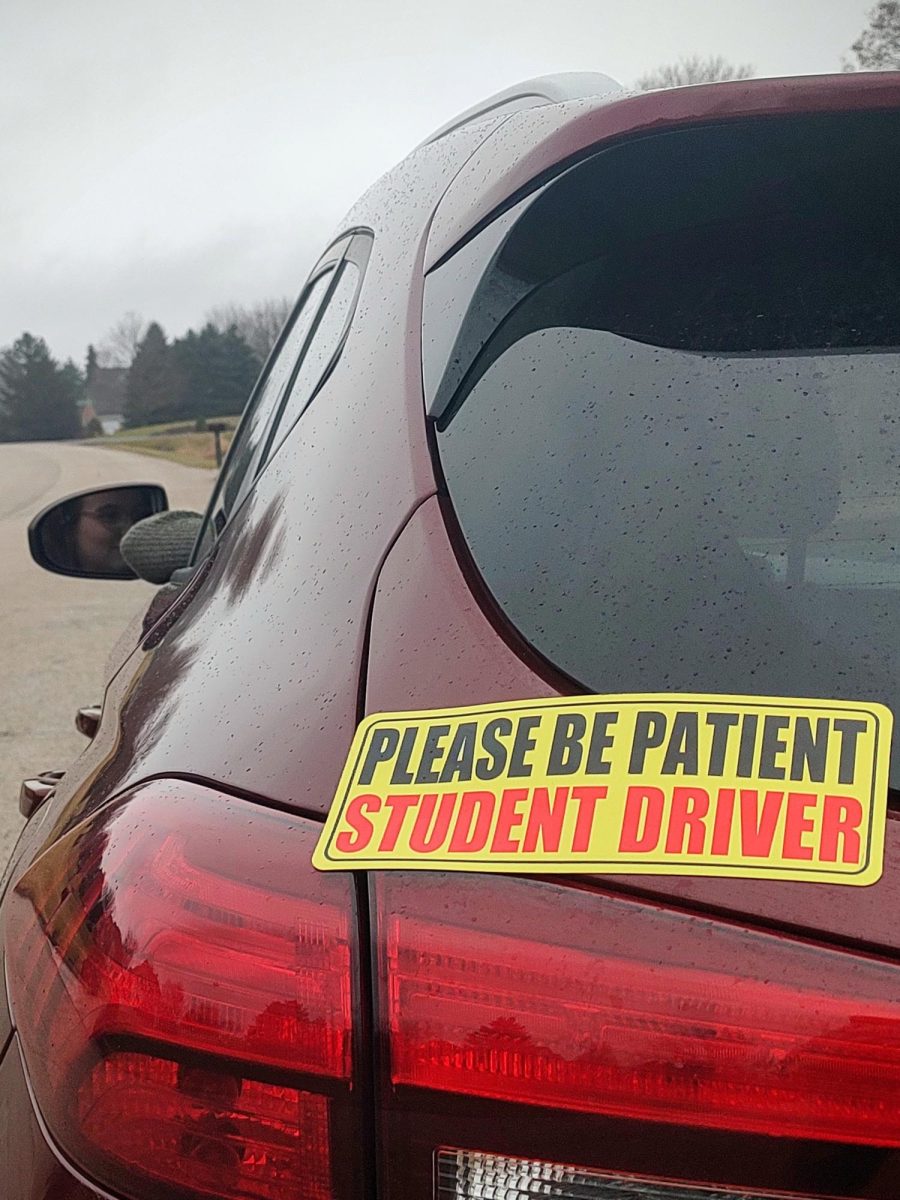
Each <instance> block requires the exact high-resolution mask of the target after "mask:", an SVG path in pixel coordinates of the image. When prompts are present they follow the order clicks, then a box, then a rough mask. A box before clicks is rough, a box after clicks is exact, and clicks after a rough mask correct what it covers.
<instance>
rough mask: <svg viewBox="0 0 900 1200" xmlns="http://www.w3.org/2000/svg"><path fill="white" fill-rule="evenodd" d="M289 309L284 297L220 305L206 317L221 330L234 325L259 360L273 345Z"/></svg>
mask: <svg viewBox="0 0 900 1200" xmlns="http://www.w3.org/2000/svg"><path fill="white" fill-rule="evenodd" d="M290 311H291V302H290V300H288V299H287V297H286V296H283V297H281V298H280V299H278V300H260V301H259V303H258V304H251V305H243V304H219V305H217V306H216V307H215V308H211V309H210V310H209V312H208V313H207V314H206V320H207V321H208V322H209V324H210V325H214V326H215V328H216V329H218V330H220V331H221V332H222V333H224V332H225V331H226V330H228V329H230V328H231V327H232V326H233V327H234V328H235V329H236V330H237V331H238V333H239V334H240V335H241V337H242V338H243V339H244V341H245V342H246V343H247V345H248V346H249V347H250V349H251V350H252V351H253V353H254V354H255V355H256V357H257V358H258V359H259V361H260V362H261V363H262V362H265V360H266V358H267V357H268V354H269V351H270V350H271V349H272V347H273V346H274V345H275V339H276V338H277V337H278V334H279V333H280V332H281V328H282V326H283V325H284V323H285V321H286V320H287V319H288V315H289V313H290Z"/></svg>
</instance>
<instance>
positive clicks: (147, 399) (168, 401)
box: [124, 321, 181, 428]
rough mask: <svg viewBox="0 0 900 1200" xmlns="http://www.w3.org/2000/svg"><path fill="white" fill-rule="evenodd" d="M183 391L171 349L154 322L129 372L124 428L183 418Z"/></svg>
mask: <svg viewBox="0 0 900 1200" xmlns="http://www.w3.org/2000/svg"><path fill="white" fill-rule="evenodd" d="M180 403H181V387H180V381H179V375H178V371H177V370H176V366H175V359H174V355H173V352H172V347H171V346H170V345H169V343H168V342H167V341H166V335H165V334H164V333H163V331H162V327H161V326H160V325H158V324H157V323H156V321H154V322H153V323H152V324H151V325H150V326H149V327H148V329H147V332H146V333H145V334H144V337H143V338H142V339H141V341H140V343H139V345H138V348H137V350H136V351H135V355H134V362H133V363H132V364H131V367H130V368H129V371H128V382H127V385H126V388H125V413H124V417H125V424H126V426H128V427H129V428H133V427H134V426H135V425H153V424H158V423H159V422H161V421H171V420H176V419H177V418H178V417H179V416H180V411H179V409H180Z"/></svg>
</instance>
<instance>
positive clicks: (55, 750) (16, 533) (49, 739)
mask: <svg viewBox="0 0 900 1200" xmlns="http://www.w3.org/2000/svg"><path fill="white" fill-rule="evenodd" d="M214 478H215V473H214V472H212V471H204V470H199V469H195V468H192V467H182V466H179V465H178V464H177V463H169V462H165V461H164V460H160V459H156V458H148V457H146V456H145V455H138V454H128V453H127V452H124V451H118V450H106V449H101V448H100V447H98V446H91V445H78V444H72V443H68V444H66V443H59V442H46V443H45V442H40V443H28V444H14V445H10V444H0V869H2V866H3V865H4V864H5V862H6V857H7V855H8V853H9V851H10V850H11V848H12V845H13V842H14V841H15V838H16V837H17V836H18V833H19V829H20V828H21V825H22V821H21V818H20V817H19V811H18V806H17V798H18V794H19V782H20V781H21V779H22V778H23V777H24V776H25V775H27V774H34V773H35V772H36V771H41V770H47V769H64V768H65V767H66V766H67V765H68V764H69V763H70V762H71V761H72V759H73V758H75V757H76V755H78V754H79V752H80V751H81V749H82V748H83V746H84V744H85V743H84V739H83V737H82V736H81V735H80V734H79V733H77V732H76V731H75V728H74V725H73V718H74V715H75V710H76V709H77V708H80V707H81V706H82V705H84V704H93V703H96V702H98V701H99V699H100V697H101V696H102V694H103V690H102V685H103V678H104V674H103V669H104V665H105V663H106V659H107V656H108V655H109V653H110V651H111V650H112V648H113V646H114V644H115V642H116V641H117V639H118V637H119V635H120V634H121V633H122V631H123V629H124V627H125V625H126V624H127V623H128V621H129V620H130V619H131V618H132V617H133V616H134V615H135V613H136V612H137V611H138V610H139V609H140V608H141V606H142V604H146V603H147V600H148V598H149V597H150V596H152V594H153V591H154V588H153V587H152V586H151V585H150V584H146V583H141V582H139V581H134V582H120V581H118V580H106V581H102V580H100V581H94V580H86V579H70V578H67V577H66V576H64V575H52V574H50V573H49V572H47V571H43V570H41V568H40V567H38V566H37V565H36V564H35V563H33V562H32V560H31V557H30V555H29V553H28V544H27V540H26V532H25V531H26V529H27V527H28V522H29V521H30V520H31V518H32V517H33V516H34V514H35V513H36V512H38V511H39V510H40V509H41V508H43V507H44V506H45V505H47V504H50V503H51V502H52V501H53V500H55V499H57V498H58V497H62V496H65V495H67V494H68V493H69V492H76V491H79V490H80V489H82V488H89V487H91V486H93V485H97V486H100V485H102V484H104V483H124V482H152V483H161V484H162V485H163V487H165V489H166V491H167V492H168V495H169V504H170V506H171V507H172V508H192V509H200V510H202V509H203V508H205V506H206V501H207V498H208V496H209V492H210V489H211V487H212V483H213V480H214Z"/></svg>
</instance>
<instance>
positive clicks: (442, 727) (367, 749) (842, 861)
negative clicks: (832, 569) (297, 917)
mask: <svg viewBox="0 0 900 1200" xmlns="http://www.w3.org/2000/svg"><path fill="white" fill-rule="evenodd" d="M891 725H892V717H891V713H890V711H889V710H888V709H887V708H885V707H884V706H883V705H880V704H864V703H859V704H855V703H848V702H845V701H839V700H800V699H784V698H781V699H779V698H768V697H759V696H699V695H671V694H670V695H627V696H578V697H562V698H557V699H550V700H526V701H521V702H519V703H508V704H486V705H479V706H475V707H471V708H457V709H447V710H444V711H439V712H415V713H393V714H378V715H375V716H372V717H369V718H367V719H366V720H365V721H364V722H363V723H362V725H361V726H360V727H359V729H358V730H357V733H356V736H355V738H354V740H353V745H352V747H351V749H350V754H349V757H348V759H347V764H346V767H345V769H344V773H343V776H342V778H341V781H340V785H339V787H338V791H337V795H336V796H335V799H334V803H333V805H332V808H331V811H330V813H329V816H328V820H327V822H326V825H325V829H324V831H323V833H322V837H321V839H320V841H319V844H318V846H317V847H316V850H315V854H314V856H313V862H314V864H315V866H316V867H318V868H319V869H320V870H323V871H334V870H348V869H368V870H384V869H391V868H396V869H400V870H429V869H430V870H444V871H446V870H459V871H515V872H535V873H542V874H543V873H546V872H553V871H558V872H566V873H572V872H604V873H611V874H622V875H639V874H654V875H724V876H732V877H735V878H740V877H752V878H759V879H785V880H799V881H802V882H806V883H843V884H856V885H857V886H861V885H865V884H871V883H874V882H875V881H876V880H877V879H878V878H879V876H880V875H881V869H882V858H883V850H884V827H885V813H886V805H887V785H888V757H889V753H890V745H891Z"/></svg>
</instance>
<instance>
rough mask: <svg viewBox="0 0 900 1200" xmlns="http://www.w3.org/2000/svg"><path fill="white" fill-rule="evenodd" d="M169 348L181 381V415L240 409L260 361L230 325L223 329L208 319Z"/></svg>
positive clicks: (225, 413) (227, 412)
mask: <svg viewBox="0 0 900 1200" xmlns="http://www.w3.org/2000/svg"><path fill="white" fill-rule="evenodd" d="M172 351H173V356H174V359H175V363H176V367H177V370H178V375H179V380H180V385H181V404H180V410H179V414H178V415H179V416H180V417H185V418H191V419H196V418H198V417H219V416H228V415H231V414H233V413H239V412H241V411H242V410H243V407H244V405H245V404H246V403H247V398H248V396H249V395H250V392H251V390H252V388H253V384H254V382H255V381H256V376H257V375H258V374H259V368H260V363H259V360H258V359H257V357H256V356H255V354H254V353H253V351H252V350H251V349H250V347H249V346H248V345H247V343H246V342H245V341H244V339H243V338H242V337H241V335H240V334H239V333H238V331H237V329H236V328H235V327H234V326H233V325H232V326H230V327H229V328H228V329H227V330H225V331H224V332H222V331H221V330H219V329H216V327H215V326H214V325H213V324H211V323H209V324H207V325H205V326H204V327H203V329H201V330H200V332H199V333H196V332H194V330H189V331H188V332H187V333H186V334H185V336H184V337H183V338H180V339H178V340H177V341H176V342H175V343H174V345H173V347H172Z"/></svg>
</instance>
